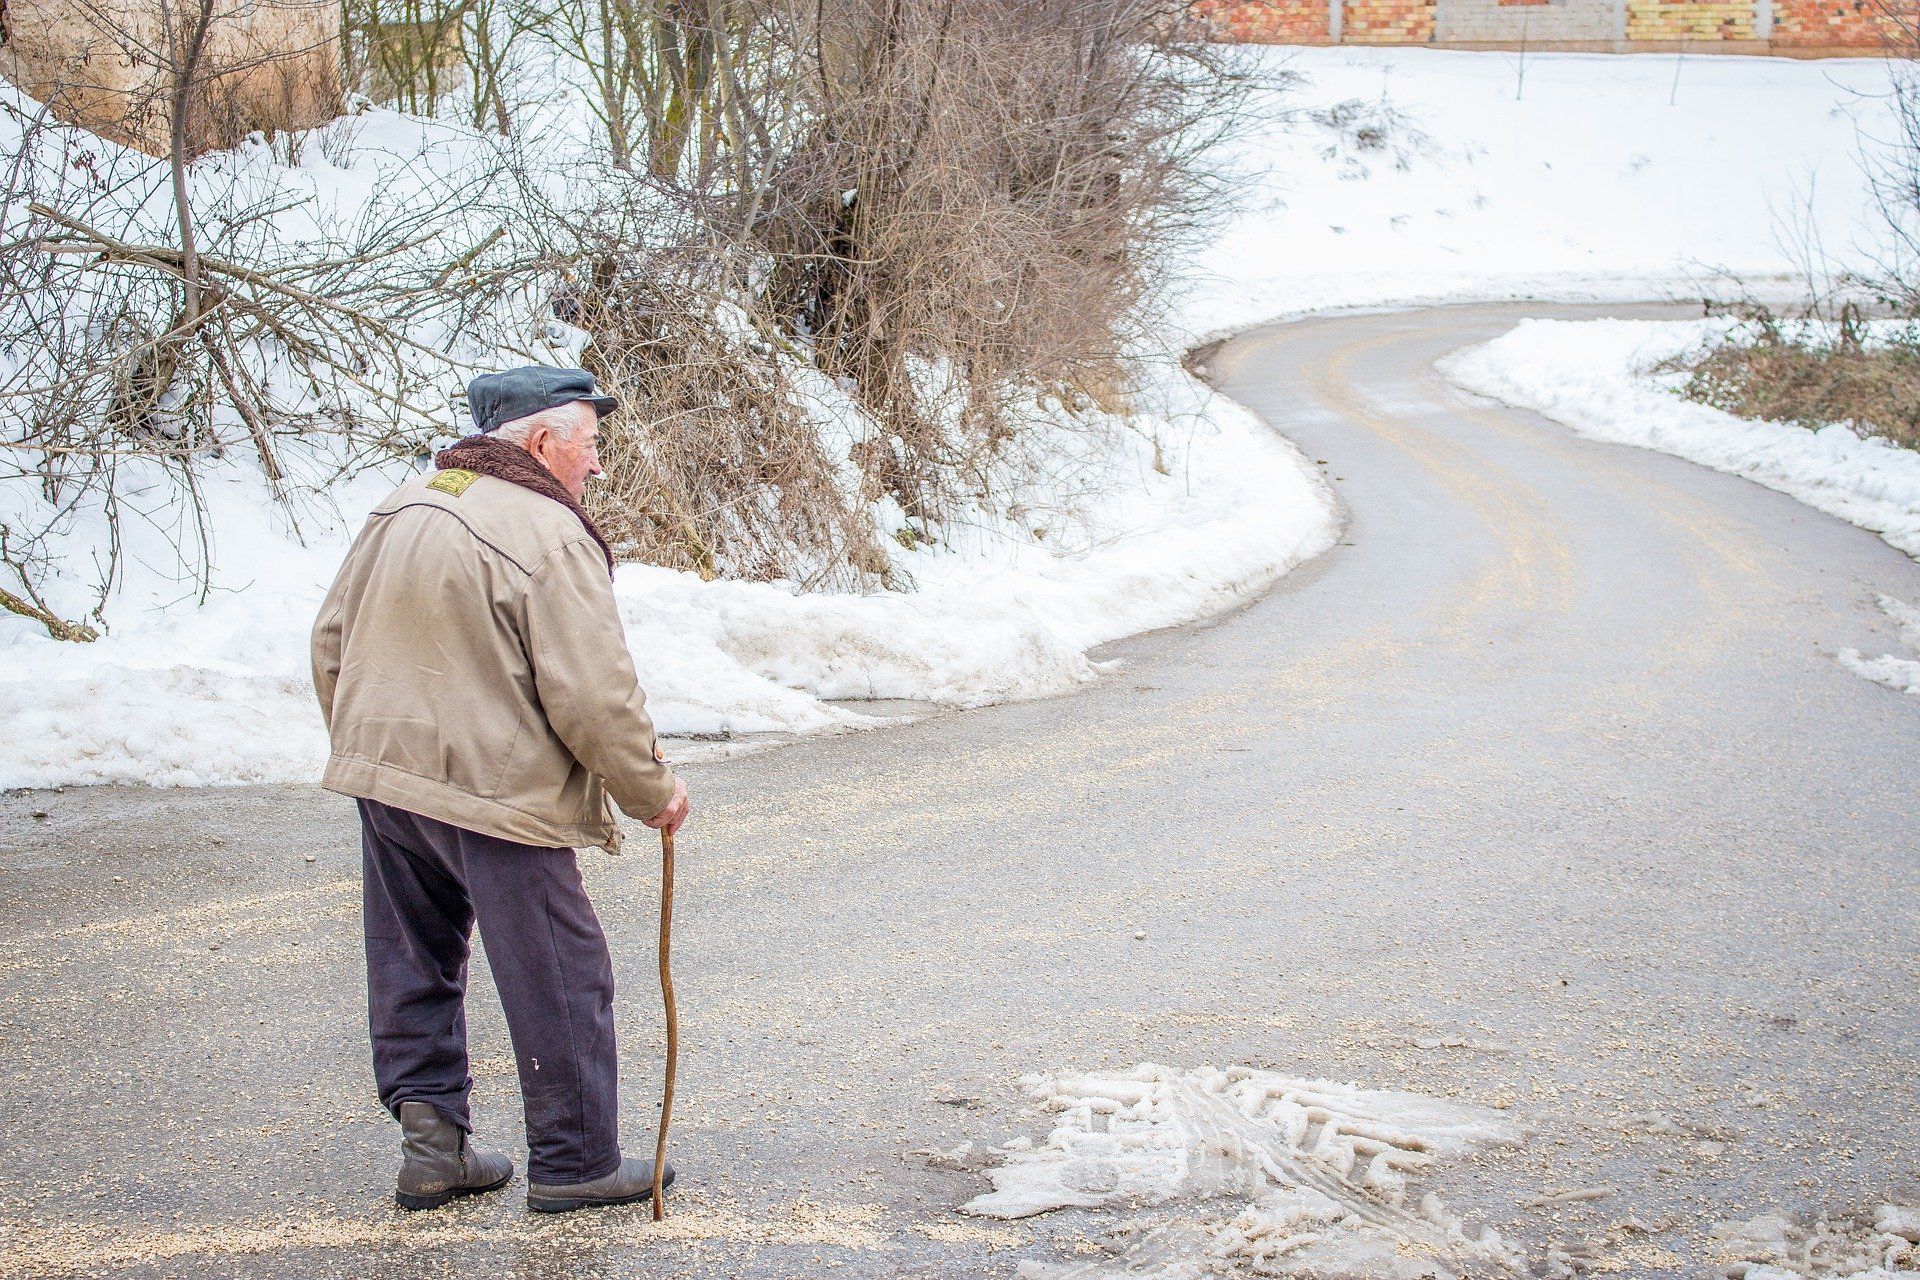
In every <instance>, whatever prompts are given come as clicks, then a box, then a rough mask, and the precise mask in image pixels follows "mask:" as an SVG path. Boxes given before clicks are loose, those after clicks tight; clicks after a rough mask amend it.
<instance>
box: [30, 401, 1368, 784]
mask: <svg viewBox="0 0 1920 1280" xmlns="http://www.w3.org/2000/svg"><path fill="white" fill-rule="evenodd" d="M1148 393H1149V397H1150V399H1149V401H1148V402H1149V403H1150V404H1152V405H1153V406H1154V411H1153V413H1152V414H1151V416H1150V418H1149V422H1150V423H1151V424H1157V425H1158V427H1159V428H1161V430H1162V432H1163V434H1165V435H1166V436H1167V437H1168V438H1167V439H1166V441H1165V444H1164V448H1163V452H1164V453H1165V455H1166V456H1167V457H1168V458H1171V459H1173V460H1175V461H1176V462H1177V463H1178V464H1179V465H1178V469H1177V470H1176V469H1175V468H1173V467H1169V468H1168V472H1170V474H1169V473H1162V472H1161V471H1158V470H1155V468H1154V456H1155V450H1154V441H1153V440H1152V439H1151V438H1150V437H1148V436H1146V435H1143V434H1141V433H1140V432H1138V431H1134V430H1128V429H1126V428H1125V427H1124V426H1122V425H1121V424H1118V423H1110V424H1108V426H1109V428H1110V432H1111V434H1110V435H1108V436H1107V437H1105V438H1104V440H1103V441H1102V442H1101V443H1100V444H1099V445H1098V447H1097V448H1095V447H1092V446H1089V445H1088V444H1087V443H1086V442H1085V441H1084V440H1082V439H1080V438H1078V437H1075V438H1074V439H1072V440H1071V441H1067V440H1061V441H1056V442H1054V444H1055V446H1057V447H1058V448H1059V449H1061V450H1062V451H1063V452H1064V451H1066V450H1067V447H1068V445H1069V444H1071V445H1072V446H1073V450H1072V452H1071V453H1069V460H1070V461H1074V462H1076V463H1077V464H1078V465H1079V466H1080V467H1081V468H1082V470H1083V471H1084V470H1086V469H1088V468H1090V467H1091V466H1092V465H1093V464H1092V463H1091V462H1090V461H1088V458H1087V456H1086V455H1087V454H1088V452H1089V451H1090V450H1091V451H1092V452H1093V453H1095V454H1097V455H1098V459H1099V466H1100V467H1101V468H1102V475H1101V477H1100V481H1101V483H1100V484H1099V485H1097V486H1093V487H1092V491H1091V492H1089V493H1088V494H1087V495H1086V496H1085V497H1084V499H1083V501H1081V502H1080V503H1078V504H1076V505H1075V507H1074V508H1073V509H1072V510H1070V511H1059V512H1048V513H1046V514H1045V515H1044V523H1043V524H1041V523H1039V522H1040V521H1042V519H1043V517H1041V516H1039V515H1035V516H1033V517H1031V518H1033V519H1034V520H1035V521H1036V524H1037V525H1038V533H1037V534H1036V530H1035V529H1033V528H1030V529H1028V530H1026V531H1025V532H1026V536H1025V537H1020V536H1017V534H1016V532H1015V531H1013V530H1009V529H983V530H977V531H975V536H973V537H971V538H965V537H961V538H956V539H955V540H954V541H953V542H952V543H949V544H946V545H939V546H934V547H930V548H929V547H923V548H919V549H917V550H915V551H912V552H907V551H904V550H903V551H901V552H900V553H899V555H898V556H897V560H898V561H899V562H900V563H901V565H902V567H904V568H905V569H906V571H907V572H909V573H910V574H911V575H912V576H913V577H914V579H915V580H916V581H917V583H918V585H919V589H918V590H915V591H911V592H882V593H879V594H875V595H867V596H856V595H843V594H830V593H817V594H809V593H801V592H798V591H797V590H795V589H793V588H792V587H790V586H787V585H783V584H768V583H753V582H729V581H721V582H702V581H701V580H700V579H699V578H698V577H696V576H695V575H693V574H688V573H679V572H674V571H671V570H666V569H660V568H656V567H652V566H647V565H623V566H621V568H620V570H619V572H618V574H617V576H616V580H615V591H616V594H617V596H618V598H619V602H620V609H621V614H622V617H623V619H624V621H625V623H626V627H627V636H628V642H629V645H630V646H631V648H632V650H633V652H634V656H635V661H636V663H637V664H638V666H639V669H640V672H641V679H642V682H643V684H644V685H645V687H646V688H647V690H648V694H649V698H650V702H651V705H652V709H653V711H654V713H655V718H656V720H657V721H658V723H659V725H660V727H661V728H662V730H663V732H666V733H669V734H676V735H687V734H723V735H733V734H747V733H767V732H795V733H805V732H813V731H819V730H831V729H835V728H851V727H857V726H859V725H862V724H871V723H874V721H873V720H872V719H870V718H868V717H865V716H861V715H859V714H857V713H855V712H852V711H849V710H846V709H844V708H841V707H837V706H833V705H830V703H829V702H828V701H827V700H829V699H862V698H902V699H918V700H923V701H928V702H937V703H943V704H947V705H951V706H976V705H980V704H983V703H988V702H995V701H1001V700H1006V699H1011V698H1023V697H1035V696H1041V695H1045V694H1050V693H1057V692H1059V691H1061V690H1064V689H1069V688H1072V687H1073V686H1074V685H1076V684H1077V683H1080V682H1082V681H1086V680H1090V679H1092V678H1093V677H1094V676H1095V675H1096V674H1097V668H1096V666H1095V664H1093V663H1091V662H1089V661H1088V659H1087V657H1086V650H1087V649H1088V648H1090V647H1092V646H1094V645H1097V644H1100V643H1102V642H1104V641H1107V640H1112V639H1115V638H1117V637H1120V636H1124V635H1129V634H1132V633H1135V632H1138V631H1142V630H1146V629H1150V628H1154V627H1161V626H1167V625H1171V624H1174V623H1178V622H1182V621H1186V620H1188V619H1190V618H1195V617H1199V616H1202V615H1204V614H1207V613H1210V612H1213V611H1216V610H1218V609H1221V608H1223V607H1225V606H1227V605H1230V604H1232V603H1233V602H1234V601H1236V600H1239V599H1241V598H1243V597H1244V596H1245V595H1247V594H1248V593H1250V592H1253V591H1257V590H1259V589H1261V588H1262V587H1264V586H1266V585H1267V584H1268V583H1270V582H1271V581H1272V580H1273V579H1274V578H1275V577H1276V576H1277V575H1279V574H1281V573H1283V572H1285V571H1286V570H1287V569H1288V568H1290V567H1291V566H1292V565H1294V564H1296V563H1298V562H1299V561H1300V560H1302V559H1304V558H1306V557H1308V556H1311V555H1314V554H1316V553H1317V552H1319V551H1320V550H1321V549H1323V548H1324V547H1325V546H1326V545H1327V543H1328V541H1329V540H1330V539H1331V536H1332V517H1331V502H1330V499H1329V497H1328V495H1327V493H1326V491H1325V488H1324V486H1323V485H1322V484H1321V482H1320V481H1319V480H1318V478H1316V477H1314V476H1312V475H1311V474H1310V471H1311V468H1309V467H1308V466H1306V465H1305V464H1304V463H1303V461H1302V460H1301V459H1300V457H1299V455H1298V454H1297V452H1296V451H1295V450H1294V449H1293V448H1292V447H1291V446H1290V445H1288V444H1287V443H1286V442H1284V441H1283V440H1281V439H1279V438H1278V437H1277V436H1275V435H1274V434H1273V433H1272V432H1271V431H1269V430H1267V429H1266V428H1265V427H1264V426H1263V425H1262V424H1261V423H1260V422H1258V421H1257V420H1256V419H1254V418H1253V417H1252V416H1251V415H1249V414H1248V413H1246V412H1245V411H1244V410H1241V409H1240V408H1238V407H1237V406H1235V405H1233V404H1231V403H1229V402H1227V401H1224V400H1222V399H1220V398H1219V397H1216V396H1213V395H1212V394H1211V393H1210V392H1207V391H1206V390H1205V389H1204V388H1201V387H1199V386H1198V385H1197V384H1195V383H1193V382H1192V381H1191V380H1190V379H1187V378H1185V377H1184V376H1183V375H1176V374H1173V373H1168V374H1166V375H1165V376H1163V377H1162V378H1161V379H1160V381H1159V382H1158V383H1156V384H1155V385H1154V386H1152V387H1150V388H1149V389H1148ZM1176 435H1177V437H1178V438H1177V439H1175V438H1173V437H1174V436H1176ZM397 478H398V476H397V474H396V475H390V476H387V477H376V476H368V477H363V478H362V479H361V480H359V481H358V482H356V484H355V485H354V486H353V487H352V488H351V489H349V490H344V491H342V492H340V493H337V494H335V495H334V496H335V498H336V499H337V500H338V501H339V502H340V503H341V506H342V508H343V509H345V510H356V509H357V510H359V511H364V510H366V509H368V508H370V507H371V506H372V505H373V504H374V503H375V502H377V501H378V500H379V499H380V498H381V497H383V496H384V495H385V493H386V491H387V488H388V486H389V483H390V482H391V481H394V480H397ZM254 480H255V477H254V476H253V475H252V473H251V471H250V470H249V468H248V467H247V466H246V465H244V464H243V463H240V462H236V463H234V464H233V465H232V466H231V468H230V469H228V470H226V471H225V472H224V473H223V474H221V475H220V476H218V477H217V478H216V479H215V480H214V481H213V482H212V483H210V484H209V485H207V487H206V496H207V499H208V503H209V508H210V512H211V524H212V526H213V528H214V530H215V546H214V548H213V554H214V558H215V563H216V564H218V565H219V566H220V569H219V572H218V574H217V575H216V584H217V585H216V588H215V590H214V591H213V593H212V594H211V596H210V597H209V599H208V600H207V602H206V603H205V604H198V603H196V600H195V598H194V596H193V594H192V591H191V588H190V587H189V586H187V585H184V584H181V583H179V582H177V581H175V580H174V579H173V578H171V577H170V576H168V575H167V574H165V573H156V572H154V571H152V569H151V568H150V567H149V566H152V565H158V564H162V563H167V562H168V561H167V558H166V557H167V554H168V551H167V547H168V544H169V542H170V541H171V540H172V539H174V538H176V537H178V536H180V531H179V530H177V529H173V528H170V527H164V526H160V527H154V528H139V527H136V528H131V529H129V530H127V531H126V536H128V537H129V538H130V539H131V540H132V541H131V547H130V549H131V552H132V555H131V557H130V559H131V560H132V561H133V562H134V563H133V564H132V565H131V566H130V568H129V582H128V583H127V584H126V585H123V586H122V588H121V590H120V593H119V595H120V599H119V601H118V608H117V610H116V613H115V615H114V616H116V617H124V618H127V619H128V620H127V621H125V622H124V623H121V624H119V625H116V626H114V627H113V628H112V630H111V631H110V632H109V633H108V634H107V635H106V636H104V637H103V638H102V639H101V640H99V641H97V642H95V643H93V644H67V643H61V642H57V641H54V640H51V639H49V638H48V637H47V636H46V635H45V633H44V632H42V631H40V630H39V629H38V628H37V627H35V626H34V625H32V624H30V623H28V622H26V620H24V619H18V618H13V617H10V616H9V617H0V785H4V786H56V785H66V784H74V783H97V782H149V783H155V784H158V785H163V786H201V785H208V784H217V783H242V782H296V781H311V780H313V779H314V778H316V777H317V776H318V773H319V769H320V766H321V765H322V764H323V763H324V761H325V758H326V741H325V734H324V731H323V729H322V726H321V723H320V716H319V711H318V709H317V707H316V706H315V703H314V698H313V692H312V685H311V682H310V679H309V677H308V665H307V637H308V629H309V627H311V625H312V621H313V618H314V615H315V614H316V612H317V611H318V606H319V602H320V598H321V596H322V595H324V594H325V591H326V587H327V584H328V583H329V582H330V581H331V579H332V576H333V573H334V571H335V570H336V568H337V567H338V565H339V561H340V557H341V556H342V555H343V554H344V553H345V548H346V543H347V541H348V540H349V537H350V533H351V531H352V526H353V524H355V523H357V521H353V522H349V521H345V520H338V519H335V520H332V521H328V520H326V519H324V518H321V517H315V519H314V520H313V521H311V522H310V524H309V529H310V530H312V529H314V528H318V529H319V530H321V531H322V532H320V533H318V534H315V533H311V532H310V534H309V541H308V544H307V545H301V544H300V543H299V542H298V541H297V540H296V539H295V538H294V537H293V536H292V534H291V531H290V530H289V529H288V528H287V527H286V526H285V524H284V522H283V520H282V518H281V517H280V515H279V513H277V512H276V511H274V510H273V509H272V508H270V507H269V506H267V505H265V504H263V503H262V502H261V501H260V500H259V493H258V490H257V485H256V484H255V483H254ZM101 536H104V535H103V533H102V531H100V530H98V529H94V528H89V527H82V528H81V529H78V530H76V531H75V532H74V534H73V535H71V536H70V537H69V539H68V542H69V544H71V545H72V547H73V548H74V549H75V554H84V548H85V547H86V546H87V545H88V544H89V543H90V542H91V541H92V540H93V539H96V538H98V537H101ZM1050 542H1052V543H1055V544H1056V546H1053V547H1050V546H1049V543H1050ZM688 754H689V752H688V750H687V749H686V748H682V749H681V750H680V751H679V752H677V755H679V756H680V757H681V758H685V757H686V756H687V755H688Z"/></svg>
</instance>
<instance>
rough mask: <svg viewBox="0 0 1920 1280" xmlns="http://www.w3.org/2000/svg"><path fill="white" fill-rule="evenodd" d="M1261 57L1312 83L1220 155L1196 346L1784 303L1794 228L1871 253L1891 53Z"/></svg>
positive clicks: (1843, 258)
mask: <svg viewBox="0 0 1920 1280" xmlns="http://www.w3.org/2000/svg"><path fill="white" fill-rule="evenodd" d="M1270 58H1271V61H1270V63H1269V64H1268V65H1270V66H1271V67H1274V68H1277V69H1285V70H1288V71H1291V72H1294V73H1296V74H1298V75H1300V76H1302V77H1304V80H1305V83H1304V84H1302V85H1301V86H1300V88H1299V89H1298V90H1296V91H1294V92H1292V93H1289V94H1285V95H1282V96H1280V97H1278V98H1276V99H1275V100H1274V101H1273V102H1272V103H1271V105H1270V106H1268V107H1266V108H1265V110H1264V111H1263V114H1264V115H1265V116H1266V117H1267V118H1268V119H1270V120H1271V121H1272V123H1271V124H1270V125H1269V126H1267V127H1266V128H1264V129H1263V130H1262V131H1261V132H1260V134H1259V135H1258V136H1257V137H1254V138H1250V139H1248V140H1246V141H1245V142H1243V143H1239V144H1236V146H1235V147H1234V149H1233V151H1232V153H1231V156H1230V160H1229V163H1228V164H1227V166H1226V168H1227V169H1228V171H1229V172H1231V173H1233V174H1235V175H1238V176H1239V177H1241V178H1242V179H1243V180H1244V181H1245V182H1246V184H1247V186H1246V188H1245V195H1244V202H1243V204H1242V205H1241V207H1240V209H1239V211H1238V212H1237V213H1236V214H1235V216H1234V218H1233V219H1232V221H1231V222H1230V224H1229V225H1227V226H1226V227H1225V228H1223V229H1222V231H1221V233H1220V234H1219V235H1218V236H1217V237H1216V238H1215V239H1214V241H1213V242H1212V243H1211V244H1210V245H1208V246H1207V247H1206V248H1205V249H1204V251H1203V252H1202V253H1201V254H1200V255H1199V256H1198V258H1197V259H1196V261H1195V264H1194V265H1195V267H1196V268H1197V270H1196V272H1195V275H1194V277H1193V280H1192V283H1191V284H1190V286H1189V287H1188V289H1187V290H1186V291H1185V296H1184V298H1183V301H1182V303H1181V313H1180V318H1181V322H1182V324H1183V325H1184V326H1185V328H1186V330H1187V331H1188V332H1190V333H1191V334H1193V335H1194V336H1195V337H1196V339H1199V338H1205V337H1209V336H1214V335H1217V334H1220V333H1224V332H1227V331H1230V330H1233V329H1237V328H1242V327H1245V326H1247V325H1250V324H1259V323H1263V322H1266V321H1270V320H1273V319H1276V318H1278V317H1282V316H1291V315H1304V314H1308V313H1310V312H1315V311H1324V310H1328V309H1331V308H1347V307H1379V306H1407V305H1415V304H1427V303H1438V302H1465V301H1496V300H1501V299H1506V298H1522V299H1532V298H1553V299H1557V300H1561V301H1568V302H1574V301H1587V300H1594V301H1630V300H1640V299H1649V298H1663V297H1671V296H1676V295H1677V296H1682V297H1687V298H1697V297H1699V296H1700V291H1701V290H1702V289H1715V288H1717V290H1718V291H1719V292H1722V293H1724V292H1726V291H1727V290H1728V288H1729V287H1731V288H1732V289H1733V291H1734V292H1740V291H1741V290H1742V289H1744V290H1747V291H1750V292H1752V293H1754V294H1756V295H1760V294H1766V295H1772V294H1775V293H1780V294H1783V295H1784V294H1786V293H1790V292H1792V291H1795V290H1797V288H1798V287H1799V277H1800V273H1801V268H1802V265H1803V264H1802V262H1801V260H1800V259H1799V258H1798V257H1797V253H1798V251H1799V249H1800V247H1801V246H1800V245H1799V243H1798V231H1797V229H1798V228H1799V227H1800V226H1801V225H1802V224H1803V223H1807V224H1810V225H1812V226H1813V227H1815V228H1817V229H1818V232H1819V236H1818V241H1819V244H1820V247H1821V250H1822V251H1823V252H1824V253H1826V254H1828V255H1829V256H1830V257H1831V259H1832V261H1831V262H1830V263H1829V266H1830V267H1833V268H1844V267H1858V266H1860V265H1862V264H1863V262H1864V261H1865V260H1867V259H1869V258H1871V257H1872V256H1873V255H1874V253H1875V248H1874V246H1875V245H1876V243H1878V237H1879V235H1880V228H1879V226H1878V225H1877V221H1876V218H1875V215H1874V213H1873V211H1872V210H1873V201H1872V200H1871V198H1870V196H1869V193H1868V190H1867V182H1866V174H1865V172H1864V170H1863V168H1862V165H1861V163H1860V159H1859V155H1860V152H1861V149H1862V147H1871V146H1874V145H1876V142H1877V140H1884V139H1887V138H1891V137H1894V136H1897V131H1896V130H1894V129H1892V128H1890V127H1889V122H1888V117H1887V114H1886V113H1887V111H1888V107H1889V99H1888V94H1887V88H1888V85H1889V65H1890V64H1889V63H1888V62H1887V61H1886V60H1884V59H1879V58H1838V59H1831V60H1824V61H1820V62H1798V61H1795V60H1793V59H1788V58H1751V57H1718V56H1716V57H1712V58H1699V57H1691V58H1689V57H1685V56H1676V55H1670V54H1605V53H1597V54H1571V53H1565V54H1562V53H1556V54H1547V55H1544V56H1543V55H1540V54H1537V53H1536V54H1528V55H1523V56H1520V57H1516V56H1515V55H1514V54H1512V53H1495V52H1470V51H1465V50H1442V49H1392V48H1357V47H1354V46H1343V47H1331V48H1300V49H1276V50H1273V51H1272V52H1271V54H1270ZM1522 71H1524V83H1522ZM1730 280H1738V281H1739V282H1740V284H1739V285H1735V286H1729V285H1728V284H1727V283H1726V282H1727V281H1730Z"/></svg>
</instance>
